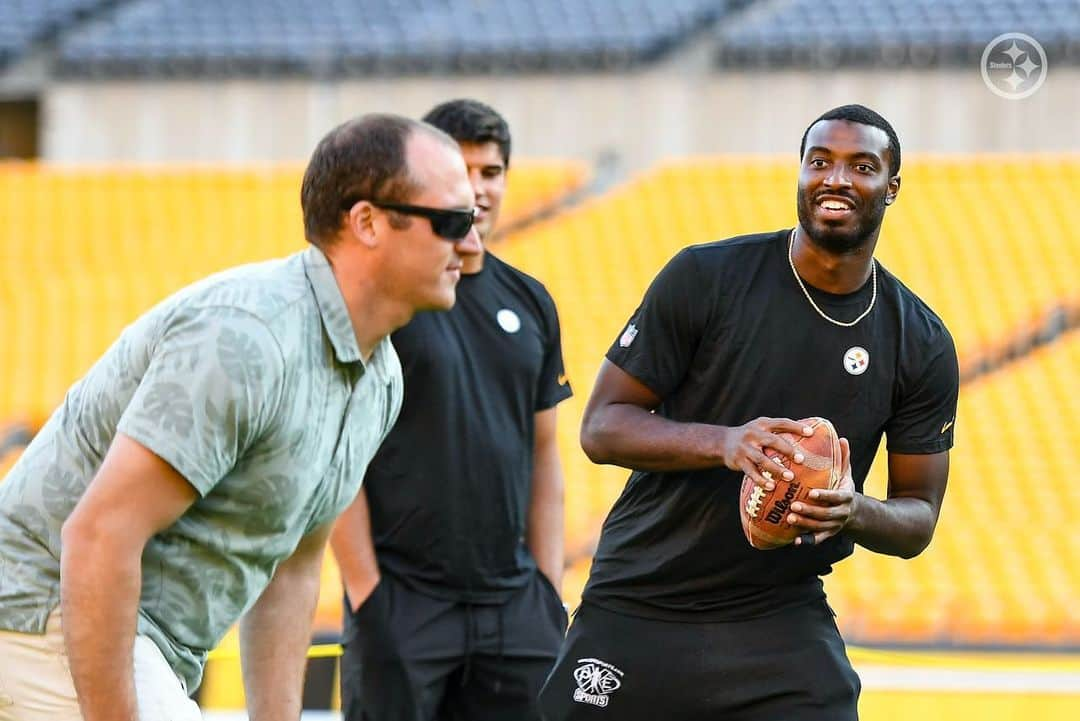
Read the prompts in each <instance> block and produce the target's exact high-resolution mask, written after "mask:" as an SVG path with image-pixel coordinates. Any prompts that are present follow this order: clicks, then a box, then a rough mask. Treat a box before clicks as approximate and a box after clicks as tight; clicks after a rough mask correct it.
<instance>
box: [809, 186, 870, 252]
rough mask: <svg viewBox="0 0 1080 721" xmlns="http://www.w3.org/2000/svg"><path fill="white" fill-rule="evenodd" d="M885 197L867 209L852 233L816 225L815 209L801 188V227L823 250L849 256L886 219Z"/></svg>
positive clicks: (863, 243)
mask: <svg viewBox="0 0 1080 721" xmlns="http://www.w3.org/2000/svg"><path fill="white" fill-rule="evenodd" d="M886 207H887V206H886V205H885V196H884V195H882V196H881V197H880V198H878V199H877V200H876V201H874V203H873V204H872V205H871V206H870V207H868V208H866V210H864V211H863V212H862V213H861V215H860V216H859V217H858V220H857V222H856V223H855V228H854V229H852V230H850V231H845V230H839V229H834V228H830V227H828V226H826V225H815V224H814V216H813V208H812V207H811V204H810V201H809V199H808V198H807V197H806V193H805V191H803V189H802V188H799V192H798V202H797V203H796V208H797V210H798V214H799V225H800V226H802V229H803V231H804V232H805V233H806V234H807V235H808V236H810V240H812V241H813V242H814V245H817V246H819V247H821V248H824V249H825V250H827V251H828V252H830V253H833V254H834V255H848V254H850V253H854V252H855V251H856V250H858V249H859V248H861V247H862V246H863V245H865V244H866V242H867V241H868V240H869V239H870V236H871V235H873V234H874V233H876V232H877V230H878V228H880V227H881V221H882V220H884V218H885V208H886Z"/></svg>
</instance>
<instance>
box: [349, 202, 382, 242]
mask: <svg viewBox="0 0 1080 721" xmlns="http://www.w3.org/2000/svg"><path fill="white" fill-rule="evenodd" d="M345 226H346V228H347V229H348V231H349V234H350V235H352V236H353V237H354V238H356V239H357V240H359V241H360V242H361V243H363V244H364V245H366V246H368V247H369V248H374V247H375V246H377V245H378V244H379V239H378V237H377V235H376V234H375V206H374V205H372V204H371V203H369V202H367V201H366V200H361V201H359V202H358V203H357V204H356V205H354V206H353V207H352V208H350V209H349V213H348V215H346V216H345Z"/></svg>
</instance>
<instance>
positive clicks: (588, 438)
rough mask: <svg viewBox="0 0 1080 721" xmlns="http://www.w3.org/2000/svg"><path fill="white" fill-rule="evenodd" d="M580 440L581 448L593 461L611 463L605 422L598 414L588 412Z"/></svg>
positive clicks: (582, 424) (582, 425) (582, 426)
mask: <svg viewBox="0 0 1080 721" xmlns="http://www.w3.org/2000/svg"><path fill="white" fill-rule="evenodd" d="M578 440H579V442H580V443H581V450H583V451H584V452H585V455H586V456H588V458H589V460H590V461H592V462H593V463H610V462H611V461H612V455H611V449H610V447H609V444H608V442H607V438H606V433H605V431H604V424H603V422H602V421H601V420H599V419H598V418H597V414H595V413H587V414H586V415H585V418H584V419H583V420H582V422H581V433H580V434H579V437H578Z"/></svg>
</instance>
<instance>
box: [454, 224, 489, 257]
mask: <svg viewBox="0 0 1080 721" xmlns="http://www.w3.org/2000/svg"><path fill="white" fill-rule="evenodd" d="M482 247H483V246H482V245H481V244H480V231H478V230H477V229H476V226H475V225H474V226H473V227H471V228H469V232H468V233H466V234H465V237H464V238H462V239H461V240H459V241H458V242H456V243H454V250H456V251H457V252H458V255H476V254H477V253H479V252H480V250H481V248H482Z"/></svg>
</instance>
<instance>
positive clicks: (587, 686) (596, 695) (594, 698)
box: [574, 658, 623, 708]
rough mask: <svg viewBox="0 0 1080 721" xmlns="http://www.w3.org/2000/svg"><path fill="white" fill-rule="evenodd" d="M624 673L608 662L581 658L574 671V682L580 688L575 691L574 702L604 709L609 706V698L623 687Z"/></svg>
mask: <svg viewBox="0 0 1080 721" xmlns="http://www.w3.org/2000/svg"><path fill="white" fill-rule="evenodd" d="M622 675H623V672H622V671H620V670H619V669H617V668H615V667H614V666H612V665H611V664H610V663H607V662H606V661H601V660H600V659H598V658H579V659H578V667H577V668H575V669H574V680H575V681H577V685H578V687H577V688H576V689H574V700H575V701H577V702H578V703H588V704H592V705H593V706H599V707H600V708H603V707H605V706H607V705H608V696H609V695H611V694H612V693H613V692H615V691H617V690H618V688H619V687H620V686H622V680H621V678H622Z"/></svg>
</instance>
